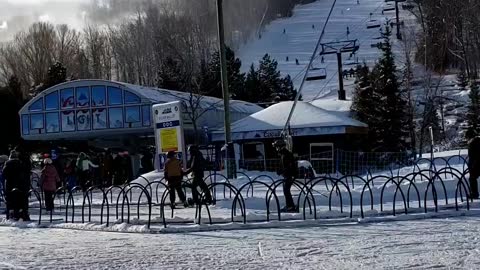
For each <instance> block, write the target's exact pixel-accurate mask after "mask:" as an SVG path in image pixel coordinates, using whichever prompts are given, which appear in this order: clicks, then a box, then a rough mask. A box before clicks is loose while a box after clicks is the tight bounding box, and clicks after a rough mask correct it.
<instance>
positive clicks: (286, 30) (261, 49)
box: [238, 0, 468, 138]
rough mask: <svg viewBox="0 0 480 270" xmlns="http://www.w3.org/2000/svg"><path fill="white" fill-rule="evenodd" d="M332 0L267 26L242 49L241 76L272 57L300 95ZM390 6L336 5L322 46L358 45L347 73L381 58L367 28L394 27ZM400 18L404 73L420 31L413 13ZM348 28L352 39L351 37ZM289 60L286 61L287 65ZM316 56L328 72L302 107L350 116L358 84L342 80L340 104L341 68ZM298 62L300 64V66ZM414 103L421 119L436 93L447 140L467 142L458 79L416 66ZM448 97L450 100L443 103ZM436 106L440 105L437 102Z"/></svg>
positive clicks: (464, 94) (380, 0)
mask: <svg viewBox="0 0 480 270" xmlns="http://www.w3.org/2000/svg"><path fill="white" fill-rule="evenodd" d="M332 3H333V0H317V1H316V2H313V3H311V4H307V5H299V6H297V7H296V8H295V10H294V12H293V16H292V17H290V18H282V19H278V20H275V21H273V22H272V23H271V24H269V25H267V26H266V27H265V29H264V31H263V32H262V34H261V37H259V36H257V37H254V38H252V40H251V41H250V42H249V43H248V44H246V45H244V46H243V47H242V48H241V49H240V50H239V52H238V56H239V57H240V59H241V60H242V63H243V67H242V69H243V71H245V72H246V71H247V70H248V68H249V66H250V65H251V63H255V64H257V63H258V60H259V59H261V58H262V56H263V55H264V54H265V53H268V54H270V55H271V56H272V57H273V58H274V59H276V60H277V61H278V67H279V70H280V71H281V73H282V75H287V74H288V75H290V76H291V77H292V78H293V80H294V84H295V87H296V88H297V89H298V88H299V86H300V83H301V80H302V78H303V76H304V72H305V70H306V66H307V65H308V61H309V60H310V57H311V55H312V53H313V50H314V48H315V45H316V42H317V40H318V38H319V36H320V33H321V31H322V27H323V25H324V23H325V20H326V18H327V16H328V13H329V11H330V8H331V6H332ZM391 5H392V3H386V2H385V1H384V0H359V1H358V3H357V0H337V3H336V5H335V9H334V11H333V13H332V16H331V18H330V22H329V23H328V25H327V27H326V32H325V35H324V38H323V39H322V42H324V43H326V42H336V41H342V40H349V39H350V40H351V39H358V41H359V45H360V49H359V51H358V52H357V53H356V54H355V55H353V56H350V55H349V54H348V53H345V54H343V70H349V69H350V68H354V67H355V66H356V64H357V63H360V64H362V63H363V62H365V63H367V64H368V65H369V66H373V65H374V64H375V62H376V61H377V60H378V58H379V57H380V51H379V49H378V48H376V47H374V46H372V45H374V44H376V43H378V42H379V41H380V40H379V38H380V29H379V28H370V29H368V28H367V24H368V22H369V21H371V20H376V21H377V22H380V23H382V24H383V23H384V22H386V21H387V20H391V21H394V19H395V11H384V8H385V7H387V6H389V7H391ZM400 17H401V20H402V21H403V22H404V26H403V30H402V32H403V36H404V41H399V40H397V39H396V37H395V33H396V29H395V28H394V29H392V30H393V33H392V42H393V44H392V45H393V50H394V53H395V58H396V64H397V67H398V68H399V70H402V69H403V67H404V64H405V59H406V58H405V48H406V47H410V48H411V52H410V55H411V57H413V55H414V53H415V43H416V42H417V41H416V40H415V38H416V34H415V32H418V31H419V26H418V24H417V22H416V19H415V18H414V16H413V15H412V14H411V12H409V11H406V10H403V9H402V8H401V6H400ZM347 28H348V30H349V34H347ZM287 57H288V61H287ZM321 58H322V57H321V56H320V55H318V56H317V57H316V59H315V61H314V63H313V67H317V68H326V70H327V78H326V79H325V80H320V81H311V82H306V83H305V86H304V89H303V91H302V95H303V100H304V101H313V100H315V102H313V104H314V105H315V106H318V107H321V108H323V109H326V110H333V111H340V112H344V113H345V114H347V115H348V113H349V107H350V102H349V101H351V97H352V91H353V89H354V78H347V79H344V85H345V90H346V92H347V100H348V101H347V102H339V101H338V100H337V91H338V67H337V58H336V55H334V54H331V55H325V56H324V59H323V60H324V61H323V63H322V59H321ZM296 59H298V61H299V63H298V65H297V64H296ZM412 68H413V72H412V73H413V82H412V86H413V89H414V91H413V93H412V95H413V100H415V105H416V106H417V113H418V114H419V119H420V118H421V112H422V111H423V106H424V104H425V103H424V101H425V92H426V91H425V89H426V88H430V90H429V91H431V93H432V92H434V94H433V95H434V96H437V97H441V98H439V99H443V100H445V104H444V108H443V110H442V109H441V108H440V109H439V111H438V114H439V118H440V119H443V124H442V125H444V126H445V134H446V136H447V138H457V137H458V138H463V132H464V125H465V124H464V115H465V110H466V107H465V105H466V104H467V102H468V91H466V90H462V89H460V88H459V87H458V86H457V82H456V76H455V75H446V76H442V75H439V74H433V75H431V74H428V73H425V69H424V67H423V65H421V64H413V67H412ZM445 97H446V98H445ZM437 101H438V100H437Z"/></svg>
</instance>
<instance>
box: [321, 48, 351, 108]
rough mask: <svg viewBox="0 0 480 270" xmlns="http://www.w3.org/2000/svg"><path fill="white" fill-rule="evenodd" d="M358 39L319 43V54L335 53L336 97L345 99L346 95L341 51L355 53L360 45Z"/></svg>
mask: <svg viewBox="0 0 480 270" xmlns="http://www.w3.org/2000/svg"><path fill="white" fill-rule="evenodd" d="M357 42H358V40H356V39H355V40H344V41H338V42H328V43H321V44H320V45H321V46H322V51H321V52H320V55H326V54H336V55H337V63H338V88H339V89H338V99H339V100H346V99H347V95H346V93H345V89H344V86H343V64H342V53H347V52H348V53H351V54H353V53H355V52H357V51H358V49H359V48H360V46H359V45H358V44H357Z"/></svg>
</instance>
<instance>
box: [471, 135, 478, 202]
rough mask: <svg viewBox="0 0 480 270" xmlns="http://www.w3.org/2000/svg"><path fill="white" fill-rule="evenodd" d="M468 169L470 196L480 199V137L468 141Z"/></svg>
mask: <svg viewBox="0 0 480 270" xmlns="http://www.w3.org/2000/svg"><path fill="white" fill-rule="evenodd" d="M468 170H469V171H470V179H469V181H470V198H472V199H478V196H479V195H478V182H477V179H478V177H480V137H475V138H473V139H472V140H471V141H470V142H469V143H468Z"/></svg>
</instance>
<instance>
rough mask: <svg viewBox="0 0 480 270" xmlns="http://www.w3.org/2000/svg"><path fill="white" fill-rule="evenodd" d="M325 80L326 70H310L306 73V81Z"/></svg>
mask: <svg viewBox="0 0 480 270" xmlns="http://www.w3.org/2000/svg"><path fill="white" fill-rule="evenodd" d="M326 78H327V70H326V69H325V68H311V69H310V70H309V71H308V76H307V79H306V80H307V81H318V80H325V79H326Z"/></svg>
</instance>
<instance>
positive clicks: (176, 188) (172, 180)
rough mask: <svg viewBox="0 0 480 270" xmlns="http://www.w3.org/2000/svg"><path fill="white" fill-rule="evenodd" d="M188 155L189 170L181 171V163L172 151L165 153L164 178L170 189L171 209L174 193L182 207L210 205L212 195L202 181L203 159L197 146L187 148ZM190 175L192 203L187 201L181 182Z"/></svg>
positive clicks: (203, 172) (173, 203) (173, 202)
mask: <svg viewBox="0 0 480 270" xmlns="http://www.w3.org/2000/svg"><path fill="white" fill-rule="evenodd" d="M188 153H189V154H190V160H189V162H188V165H189V168H188V169H187V170H183V168H182V162H181V161H180V160H179V159H178V158H177V156H176V153H175V152H174V151H170V152H168V153H167V161H166V162H165V169H164V176H165V179H166V180H167V183H168V187H169V188H170V203H171V206H172V207H175V199H176V198H175V193H177V194H178V197H179V199H180V200H181V202H182V204H183V205H184V207H189V206H191V205H193V204H200V203H202V202H203V203H206V204H210V203H212V194H211V193H210V190H209V189H208V186H207V184H206V183H205V181H204V180H203V177H204V176H205V165H206V162H205V158H204V157H203V154H202V152H200V150H199V148H198V146H196V145H191V146H189V147H188ZM190 173H191V174H192V176H193V177H192V182H191V184H190V187H191V189H192V197H193V198H192V201H191V202H189V201H187V198H186V196H185V193H184V192H183V188H182V180H183V176H184V175H188V174H190ZM198 188H200V190H201V192H202V193H203V194H204V196H205V199H204V200H203V201H202V200H201V198H200V192H199V190H198Z"/></svg>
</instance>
